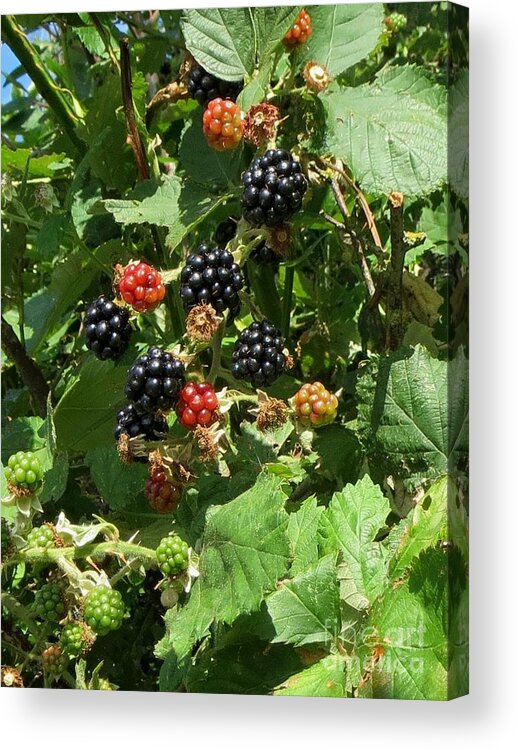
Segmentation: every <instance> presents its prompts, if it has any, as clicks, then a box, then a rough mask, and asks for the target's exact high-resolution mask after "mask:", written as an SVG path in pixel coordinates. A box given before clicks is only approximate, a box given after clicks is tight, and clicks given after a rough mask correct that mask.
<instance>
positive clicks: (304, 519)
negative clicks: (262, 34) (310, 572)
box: [288, 497, 323, 576]
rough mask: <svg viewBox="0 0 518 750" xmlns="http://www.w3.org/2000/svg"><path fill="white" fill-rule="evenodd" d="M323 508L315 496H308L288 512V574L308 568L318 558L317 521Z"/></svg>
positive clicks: (295, 573) (294, 573)
mask: <svg viewBox="0 0 518 750" xmlns="http://www.w3.org/2000/svg"><path fill="white" fill-rule="evenodd" d="M322 511H323V508H321V507H318V506H317V499H316V497H308V499H307V500H305V501H304V502H303V503H302V505H301V506H300V508H299V509H298V511H297V512H296V513H291V514H290V520H289V522H288V539H289V540H290V551H291V557H292V558H293V562H292V563H291V568H290V575H291V576H295V575H297V573H300V572H301V571H303V570H305V569H306V568H310V567H312V566H313V565H315V563H316V562H317V560H318V534H317V532H318V523H319V518H320V514H321V513H322Z"/></svg>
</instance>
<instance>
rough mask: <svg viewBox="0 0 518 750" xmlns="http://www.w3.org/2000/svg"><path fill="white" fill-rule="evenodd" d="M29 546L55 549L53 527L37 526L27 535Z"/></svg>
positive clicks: (46, 525)
mask: <svg viewBox="0 0 518 750" xmlns="http://www.w3.org/2000/svg"><path fill="white" fill-rule="evenodd" d="M27 546H28V547H42V548H43V549H49V548H50V547H54V546H55V545H54V533H53V531H52V529H51V527H50V526H49V525H48V524H46V523H45V524H43V526H35V527H34V528H33V529H31V530H30V531H29V533H28V534H27Z"/></svg>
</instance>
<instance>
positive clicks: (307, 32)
mask: <svg viewBox="0 0 518 750" xmlns="http://www.w3.org/2000/svg"><path fill="white" fill-rule="evenodd" d="M312 32H313V28H312V26H311V17H310V15H309V13H308V12H307V11H306V10H304V8H303V9H302V10H301V11H300V13H299V15H298V16H297V18H296V20H295V23H294V24H293V26H292V27H291V29H290V30H289V31H288V33H287V34H286V35H285V36H284V39H283V42H284V44H285V45H286V46H287V47H296V46H297V45H299V44H305V42H307V41H308V39H309V37H310V36H311V34H312Z"/></svg>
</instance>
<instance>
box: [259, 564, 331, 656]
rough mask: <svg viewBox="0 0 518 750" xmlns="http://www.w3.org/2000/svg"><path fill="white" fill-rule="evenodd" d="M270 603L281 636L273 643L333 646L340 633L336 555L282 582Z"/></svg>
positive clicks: (276, 629)
mask: <svg viewBox="0 0 518 750" xmlns="http://www.w3.org/2000/svg"><path fill="white" fill-rule="evenodd" d="M266 603H267V606H268V612H269V613H270V617H271V618H272V622H273V625H274V628H275V632H276V634H277V635H276V636H275V638H274V639H273V643H292V644H293V645H294V646H304V645H306V644H309V643H323V644H326V645H327V646H329V645H330V644H332V643H333V642H334V641H335V640H336V638H337V636H338V633H339V629H340V600H339V596H338V582H337V578H336V554H335V553H333V554H331V555H327V556H326V557H323V558H321V559H320V560H319V561H318V562H317V563H316V565H314V566H313V567H312V568H310V569H309V570H305V571H303V572H302V573H299V574H298V575H296V576H295V577H294V578H293V579H291V580H287V581H282V582H281V583H280V585H279V588H278V590H277V591H276V592H275V593H273V594H271V596H269V597H268V599H267V602H266Z"/></svg>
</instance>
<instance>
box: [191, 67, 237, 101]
mask: <svg viewBox="0 0 518 750" xmlns="http://www.w3.org/2000/svg"><path fill="white" fill-rule="evenodd" d="M187 88H188V90H189V94H190V95H191V96H192V98H193V99H196V101H197V102H199V103H200V104H202V105H205V104H207V103H208V102H210V101H212V99H217V98H218V96H220V97H221V98H222V99H232V100H235V98H236V96H237V94H238V93H239V90H240V88H241V84H240V83H231V82H230V81H222V80H221V79H220V78H216V76H214V75H212V73H209V72H207V71H206V70H205V68H202V66H201V65H198V64H197V63H196V64H195V65H193V66H192V68H191V69H190V70H189V72H188V74H187Z"/></svg>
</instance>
